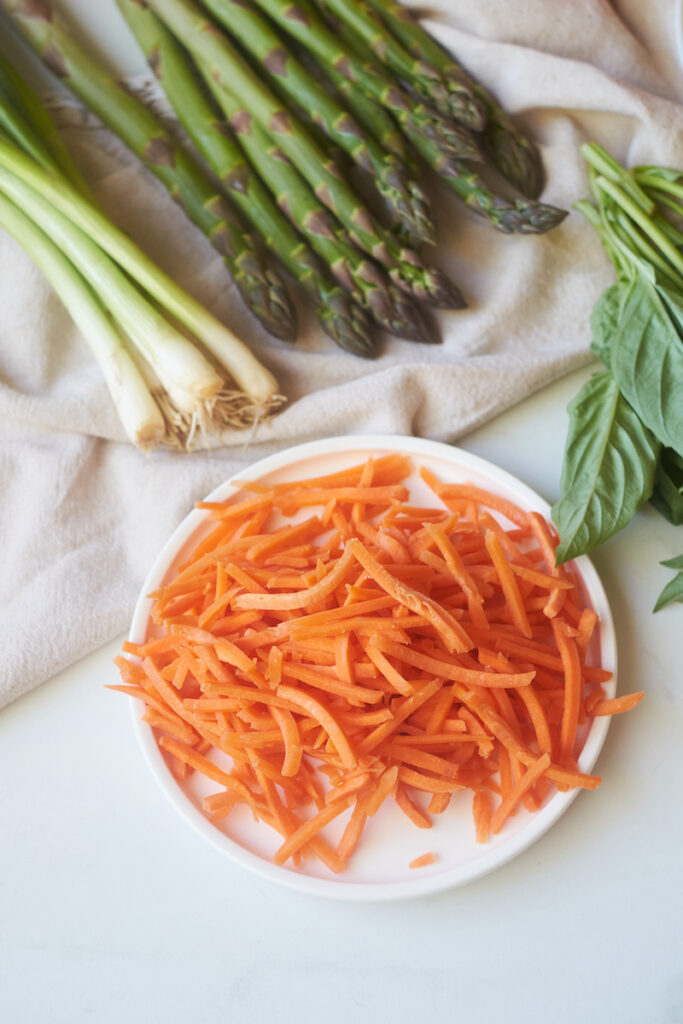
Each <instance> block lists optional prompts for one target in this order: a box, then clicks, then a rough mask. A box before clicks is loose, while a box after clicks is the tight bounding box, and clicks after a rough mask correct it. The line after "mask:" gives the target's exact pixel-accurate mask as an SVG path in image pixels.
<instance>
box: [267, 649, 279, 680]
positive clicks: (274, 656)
mask: <svg viewBox="0 0 683 1024" xmlns="http://www.w3.org/2000/svg"><path fill="white" fill-rule="evenodd" d="M266 675H267V676H268V682H269V683H270V685H271V686H279V685H280V682H281V681H282V648H281V647H276V646H275V644H273V646H272V647H271V648H270V650H269V651H268V667H267V669H266Z"/></svg>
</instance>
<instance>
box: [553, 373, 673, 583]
mask: <svg viewBox="0 0 683 1024" xmlns="http://www.w3.org/2000/svg"><path fill="white" fill-rule="evenodd" d="M658 455H659V445H658V443H657V441H656V440H655V439H654V437H653V436H652V434H651V433H650V431H649V430H648V429H647V428H646V427H645V426H644V425H643V424H642V423H641V421H640V419H639V418H638V416H637V415H636V413H635V412H634V411H633V409H631V407H630V406H629V404H628V403H627V402H626V401H625V399H624V398H623V396H622V395H621V394H620V392H619V388H618V387H617V384H616V381H615V380H614V378H613V377H612V375H611V374H610V373H608V372H603V373H597V374H594V375H593V376H592V377H591V378H590V380H588V381H586V383H585V384H584V386H583V387H582V389H581V391H580V392H579V394H578V395H577V396H576V398H575V399H573V401H572V402H571V403H570V405H569V433H568V435H567V445H566V448H565V453H564V463H563V466H562V480H561V485H560V486H561V491H562V497H561V499H560V501H559V502H557V504H556V505H555V506H554V507H553V510H552V516H553V520H554V521H555V524H556V525H557V528H558V530H559V533H560V545H559V547H558V549H557V562H558V565H559V564H560V563H561V562H566V561H568V560H569V559H571V558H576V557H577V556H578V555H582V554H585V553H586V552H587V551H592V550H593V548H595V547H597V546H598V544H601V543H602V541H604V540H607V538H608V537H611V536H612V534H614V533H617V531H618V530H621V529H622V528H623V527H624V526H626V524H627V523H628V522H630V520H631V519H632V518H633V516H634V514H635V513H636V511H637V509H639V508H640V506H641V505H642V504H643V502H645V501H647V499H648V498H649V497H650V494H651V493H652V485H653V481H654V474H655V466H656V464H657V457H658Z"/></svg>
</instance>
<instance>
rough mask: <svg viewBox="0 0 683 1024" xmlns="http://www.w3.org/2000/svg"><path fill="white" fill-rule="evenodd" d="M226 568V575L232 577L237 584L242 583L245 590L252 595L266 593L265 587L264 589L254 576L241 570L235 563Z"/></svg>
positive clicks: (230, 563)
mask: <svg viewBox="0 0 683 1024" xmlns="http://www.w3.org/2000/svg"><path fill="white" fill-rule="evenodd" d="M224 568H225V572H226V574H227V575H228V576H231V577H232V579H234V580H235V581H236V582H237V583H240V584H241V585H242V586H243V587H244V589H245V590H248V591H249V593H250V594H263V593H265V589H264V587H262V586H261V584H260V583H258V582H257V580H255V579H254V578H253V576H250V575H249V573H247V572H245V571H244V569H242V568H240V566H239V565H235V564H234V562H229V563H228V565H226V566H225V567H224Z"/></svg>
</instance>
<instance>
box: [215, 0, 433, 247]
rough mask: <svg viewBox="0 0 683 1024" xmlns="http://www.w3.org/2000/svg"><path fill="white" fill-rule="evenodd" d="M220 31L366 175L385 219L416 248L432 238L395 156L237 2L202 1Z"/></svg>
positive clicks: (418, 195) (418, 194) (421, 201)
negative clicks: (386, 214) (386, 213)
mask: <svg viewBox="0 0 683 1024" xmlns="http://www.w3.org/2000/svg"><path fill="white" fill-rule="evenodd" d="M204 6H205V7H207V8H208V9H209V10H210V11H211V12H212V13H213V14H214V15H215V17H216V18H217V19H218V21H220V22H221V24H222V25H223V27H224V28H225V29H226V31H227V32H228V33H229V34H230V35H231V36H233V37H234V38H235V39H237V41H238V42H239V43H241V44H242V46H243V47H245V49H247V50H248V51H249V52H250V53H251V54H252V56H253V57H254V58H256V60H257V61H258V62H259V63H260V65H261V66H262V67H263V69H264V70H265V71H266V73H267V76H268V78H269V80H270V81H271V83H272V84H273V86H274V87H275V88H276V89H277V90H278V91H279V92H282V93H284V94H285V95H286V96H287V98H288V99H289V100H291V101H294V103H296V104H297V105H301V106H303V107H304V109H306V110H308V111H310V112H311V115H312V117H313V120H314V121H315V123H316V124H317V125H318V126H319V127H320V128H322V129H323V131H324V132H325V133H326V134H327V135H328V136H329V138H330V139H332V141H333V142H335V143H336V144H337V145H338V146H339V147H340V148H341V149H342V150H344V151H345V152H346V153H348V154H349V155H350V156H351V158H352V159H353V161H354V163H356V164H358V166H360V167H361V168H363V170H365V171H368V172H369V174H370V175H371V176H372V180H373V182H374V184H375V186H376V188H377V190H378V192H379V193H380V195H381V196H382V198H383V199H384V202H385V203H386V205H387V208H388V209H389V211H390V213H391V220H392V223H393V224H394V225H395V226H396V225H400V226H401V227H402V228H403V229H404V232H405V235H406V236H407V237H408V238H409V239H410V240H411V241H414V242H415V243H416V244H419V243H420V242H427V241H431V239H432V236H433V229H432V224H431V220H430V216H429V207H428V202H427V199H426V197H425V195H424V193H423V192H422V190H421V188H420V187H419V185H418V184H417V182H411V181H410V180H409V178H408V175H407V173H406V170H405V167H404V166H403V165H402V164H401V162H400V161H399V160H398V158H397V157H396V156H394V155H393V154H392V153H387V152H386V151H385V150H383V149H382V147H381V146H380V145H379V144H378V143H377V142H376V141H375V139H374V138H373V137H372V136H368V135H366V134H365V133H364V132H363V130H362V128H361V127H360V125H359V124H358V122H357V121H355V120H354V118H353V117H352V116H351V114H349V113H348V111H346V110H345V109H344V108H343V107H341V106H340V105H339V103H337V101H336V100H335V99H334V97H333V96H331V95H330V94H329V93H327V92H326V91H325V90H324V89H323V88H322V87H321V86H320V85H319V84H318V82H317V81H316V80H315V78H314V77H313V76H312V75H310V74H309V72H308V71H307V70H306V69H305V68H304V67H303V65H302V64H300V63H299V61H298V60H297V59H296V58H295V57H294V56H293V54H292V53H291V52H290V51H289V50H288V49H287V47H286V46H285V45H284V44H283V42H282V40H281V39H280V37H279V36H278V35H277V33H276V32H275V31H274V30H273V29H272V28H271V26H270V24H269V22H268V21H266V19H265V18H264V17H263V16H262V15H261V14H260V13H259V12H258V11H256V10H254V9H253V8H252V7H249V6H245V5H244V3H243V0H204Z"/></svg>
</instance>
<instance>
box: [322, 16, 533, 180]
mask: <svg viewBox="0 0 683 1024" xmlns="http://www.w3.org/2000/svg"><path fill="white" fill-rule="evenodd" d="M325 2H326V3H330V2H335V0H325ZM368 2H369V3H370V4H371V5H372V7H373V8H374V9H375V10H376V11H377V12H378V13H379V14H380V15H381V17H382V19H383V20H384V22H385V24H386V25H387V27H388V28H389V29H390V30H391V32H393V34H394V35H395V36H396V38H397V39H399V40H400V41H401V42H402V43H403V45H404V46H405V47H406V48H407V49H408V50H409V51H410V52H411V53H412V54H413V55H414V56H415V57H416V58H418V59H420V60H423V61H426V62H428V63H429V64H431V65H432V66H433V67H434V68H436V69H437V71H439V72H440V73H441V75H442V76H443V77H444V78H445V79H447V80H448V81H453V82H459V83H464V84H465V85H466V86H467V87H468V88H469V90H470V92H471V93H472V95H473V96H474V97H475V99H476V100H477V101H478V102H479V104H480V105H481V108H482V109H483V111H484V113H485V115H486V127H485V128H484V139H485V142H486V145H487V149H488V152H489V154H490V156H491V159H492V161H493V163H494V164H495V165H496V167H497V168H498V170H499V171H500V172H501V174H502V175H503V176H504V177H505V178H507V180H508V181H509V182H511V184H513V185H514V186H515V187H516V188H518V189H519V191H520V192H522V194H523V195H525V196H528V197H529V198H531V199H536V198H537V196H538V195H539V194H540V192H541V189H542V187H543V166H542V164H541V157H540V154H539V152H538V150H537V149H536V147H535V146H534V144H533V142H531V140H530V139H529V138H528V137H527V136H526V135H524V134H523V133H522V132H521V131H520V130H519V129H518V128H517V127H516V125H515V124H514V122H513V120H512V118H511V117H510V116H509V114H507V113H506V112H505V111H504V110H503V108H502V107H501V105H500V103H499V102H498V100H497V99H496V98H495V96H493V95H492V93H490V92H489V91H488V89H485V88H484V86H483V85H481V83H480V82H477V81H476V79H475V78H473V76H472V75H470V74H469V73H468V72H467V71H465V69H464V68H463V67H462V65H461V64H459V63H458V61H457V60H456V59H455V58H454V57H453V56H452V55H451V54H449V53H447V52H446V50H444V49H443V48H442V47H441V46H439V44H438V43H437V42H436V41H435V40H434V39H432V37H431V36H430V35H429V33H428V32H425V30H424V29H423V28H422V26H421V25H419V24H418V23H417V22H416V21H415V20H414V18H413V16H412V14H411V13H410V11H408V10H406V8H405V7H403V6H402V5H401V4H400V3H398V0H368Z"/></svg>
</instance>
